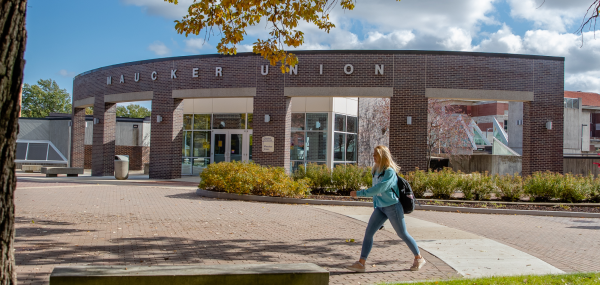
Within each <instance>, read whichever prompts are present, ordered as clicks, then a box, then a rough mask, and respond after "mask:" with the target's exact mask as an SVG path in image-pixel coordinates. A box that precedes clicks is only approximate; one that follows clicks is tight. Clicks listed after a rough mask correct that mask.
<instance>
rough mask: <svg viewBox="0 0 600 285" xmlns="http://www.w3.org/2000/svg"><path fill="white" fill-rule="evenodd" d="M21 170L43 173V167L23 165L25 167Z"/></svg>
mask: <svg viewBox="0 0 600 285" xmlns="http://www.w3.org/2000/svg"><path fill="white" fill-rule="evenodd" d="M21 170H23V171H24V172H41V171H42V166H41V165H23V166H21Z"/></svg>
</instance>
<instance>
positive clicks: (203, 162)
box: [192, 158, 210, 175]
mask: <svg viewBox="0 0 600 285" xmlns="http://www.w3.org/2000/svg"><path fill="white" fill-rule="evenodd" d="M209 164H210V158H192V174H193V175H198V174H200V172H201V171H202V169H204V168H206V167H207V166H208V165H209Z"/></svg>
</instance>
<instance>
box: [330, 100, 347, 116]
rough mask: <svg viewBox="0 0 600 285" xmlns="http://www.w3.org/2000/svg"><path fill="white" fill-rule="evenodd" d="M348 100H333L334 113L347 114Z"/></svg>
mask: <svg viewBox="0 0 600 285" xmlns="http://www.w3.org/2000/svg"><path fill="white" fill-rule="evenodd" d="M346 101H347V100H346V98H339V97H335V98H333V111H334V112H336V113H342V114H346Z"/></svg>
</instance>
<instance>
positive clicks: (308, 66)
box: [73, 51, 564, 178]
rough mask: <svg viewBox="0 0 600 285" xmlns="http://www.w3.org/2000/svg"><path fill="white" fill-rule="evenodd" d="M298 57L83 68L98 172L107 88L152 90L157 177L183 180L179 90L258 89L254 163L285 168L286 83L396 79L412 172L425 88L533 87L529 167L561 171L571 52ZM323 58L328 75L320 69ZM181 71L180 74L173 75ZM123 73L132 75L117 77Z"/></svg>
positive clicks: (398, 127)
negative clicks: (272, 62) (294, 70)
mask: <svg viewBox="0 0 600 285" xmlns="http://www.w3.org/2000/svg"><path fill="white" fill-rule="evenodd" d="M298 58H299V65H298V75H290V74H287V73H286V74H281V73H280V71H279V68H278V67H273V66H269V74H268V75H261V66H262V65H267V62H265V61H264V60H263V59H262V58H260V57H259V56H257V55H253V54H239V55H237V56H193V57H182V58H176V59H158V60H151V61H141V62H134V63H127V64H122V65H116V66H112V67H106V68H102V69H98V70H93V71H90V72H87V73H84V74H83V75H80V76H77V77H76V78H75V79H74V83H73V90H74V91H73V97H74V100H79V99H83V98H86V97H90V96H94V97H95V98H96V101H95V104H94V117H96V118H100V120H101V121H100V124H98V125H95V126H94V144H93V150H92V153H93V156H92V157H93V159H94V160H93V162H92V169H93V171H92V172H93V174H94V175H107V173H112V168H113V155H114V154H115V145H114V126H115V124H114V122H115V120H114V119H113V118H114V112H113V110H114V104H104V95H108V94H119V93H129V92H140V91H153V93H154V98H153V101H152V130H151V146H152V148H151V149H150V160H151V161H152V164H151V166H150V177H152V178H177V177H180V175H181V145H182V143H181V142H182V134H183V132H182V124H183V122H182V120H183V116H182V104H181V100H180V99H173V98H172V90H176V89H200V88H237V87H255V88H256V90H257V93H256V97H255V98H254V116H255V117H256V120H255V122H254V142H255V145H254V149H255V151H254V154H253V157H254V159H255V161H256V162H258V163H260V164H263V165H273V166H281V167H286V168H289V145H290V138H289V133H290V124H291V116H290V110H291V100H289V98H285V97H284V95H283V91H284V88H285V87H392V88H393V97H392V98H391V108H390V114H391V126H390V139H389V146H390V149H391V151H392V154H393V155H394V156H395V157H396V158H397V160H398V163H399V165H400V166H402V167H403V169H404V170H410V169H413V168H414V167H420V168H424V167H425V165H426V160H425V156H426V144H427V141H426V139H427V136H426V122H427V99H426V98H425V89H426V88H452V89H484V90H508V91H511V90H512V91H533V92H534V94H535V95H534V96H535V101H534V102H531V103H526V104H525V105H526V106H525V107H524V113H527V112H529V113H528V114H527V115H525V116H524V125H525V124H527V123H530V125H529V126H527V127H526V128H525V129H524V151H528V154H527V155H524V157H523V172H524V173H531V172H532V171H537V170H540V169H548V170H552V171H559V172H561V171H562V159H560V160H556V157H558V156H560V155H562V108H563V99H562V96H563V90H562V88H563V82H564V61H562V60H563V59H560V58H545V57H534V56H531V57H527V56H518V55H490V54H477V53H456V52H414V51H393V52H386V51H381V52H378V51H373V52H371V51H315V52H298ZM321 64H322V65H323V74H320V73H319V70H320V65H321ZM346 64H352V65H353V67H354V71H353V73H352V74H345V73H344V66H345V65H346ZM375 64H378V65H381V64H383V65H384V74H383V75H376V74H375V67H374V66H375ZM217 67H220V68H222V76H215V69H216V68H217ZM192 68H199V77H197V78H194V77H192ZM175 69H176V70H177V72H176V74H177V78H171V70H175ZM153 71H156V72H157V75H158V76H157V79H156V80H152V79H151V74H152V72H153ZM135 73H140V80H139V81H138V82H135V81H134V80H133V77H134V74H135ZM121 74H123V75H124V76H125V83H119V78H120V76H121ZM107 76H111V77H112V84H110V85H107V84H106V81H107ZM265 114H268V115H270V117H271V121H270V122H268V123H265V122H264V120H263V118H264V115H265ZM158 115H160V116H162V118H163V121H162V122H160V123H158V122H157V121H156V119H157V116H158ZM407 116H411V117H412V124H411V125H407V123H406V121H407V120H406V117H407ZM559 117H560V118H559ZM547 120H552V122H553V124H554V129H553V130H550V131H547V130H545V129H544V128H543V126H544V124H545V121H547ZM263 136H273V137H275V152H273V153H263V152H261V148H262V137H263ZM534 143H535V145H534ZM74 144H75V143H74ZM77 144H79V143H77ZM526 145H527V146H526ZM540 145H541V146H540ZM74 147H75V145H74ZM77 147H79V146H77ZM549 153H552V154H549ZM102 158H103V159H102ZM541 160H544V161H546V162H548V161H550V162H549V163H546V164H544V163H540V162H541ZM559 161H560V162H559Z"/></svg>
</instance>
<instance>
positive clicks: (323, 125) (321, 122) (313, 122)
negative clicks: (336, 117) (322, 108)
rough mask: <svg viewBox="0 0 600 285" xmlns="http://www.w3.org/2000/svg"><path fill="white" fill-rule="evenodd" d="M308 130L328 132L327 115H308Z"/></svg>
mask: <svg viewBox="0 0 600 285" xmlns="http://www.w3.org/2000/svg"><path fill="white" fill-rule="evenodd" d="M306 130H309V131H326V130H327V113H308V114H306Z"/></svg>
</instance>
